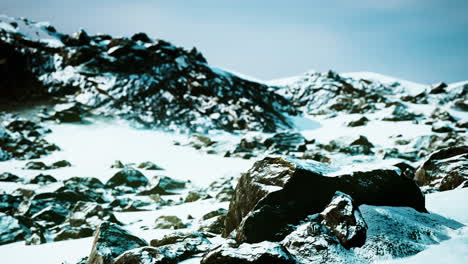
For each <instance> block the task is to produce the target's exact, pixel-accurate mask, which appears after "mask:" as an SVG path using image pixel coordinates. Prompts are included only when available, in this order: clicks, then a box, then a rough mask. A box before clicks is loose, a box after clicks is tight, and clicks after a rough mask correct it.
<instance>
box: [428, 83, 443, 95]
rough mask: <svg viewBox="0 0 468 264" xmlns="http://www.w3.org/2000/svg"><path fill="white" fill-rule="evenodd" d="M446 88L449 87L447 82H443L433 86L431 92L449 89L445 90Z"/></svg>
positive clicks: (441, 91) (438, 92) (436, 92)
mask: <svg viewBox="0 0 468 264" xmlns="http://www.w3.org/2000/svg"><path fill="white" fill-rule="evenodd" d="M445 88H447V84H445V83H444V82H441V83H438V84H435V85H434V86H432V87H431V90H430V92H429V93H430V94H441V93H446V92H447V91H446V90H445Z"/></svg>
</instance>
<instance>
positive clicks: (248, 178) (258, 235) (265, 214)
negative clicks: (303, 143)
mask: <svg viewBox="0 0 468 264" xmlns="http://www.w3.org/2000/svg"><path fill="white" fill-rule="evenodd" d="M331 171H332V170H331V168H330V167H328V166H327V165H325V164H320V163H313V162H307V163H305V162H299V161H298V160H291V159H287V160H285V159H282V158H265V159H263V160H262V161H258V162H256V163H255V164H254V166H253V167H252V168H251V169H250V170H249V171H248V172H247V173H245V174H244V175H242V177H241V178H240V179H239V182H238V185H237V187H236V190H235V193H234V197H233V199H232V200H231V203H230V205H229V212H228V214H227V217H226V222H225V231H224V233H223V235H224V236H227V235H229V233H231V231H233V230H236V232H237V235H236V240H238V241H239V242H259V241H264V240H270V241H275V240H276V241H278V240H281V239H282V238H284V236H285V235H286V234H285V233H284V232H283V231H285V232H286V231H288V232H289V230H288V229H287V227H288V225H290V224H297V223H298V222H299V221H300V220H302V219H304V218H305V217H306V216H307V215H309V214H311V213H318V212H321V211H322V210H323V209H324V208H325V206H326V205H327V204H328V202H329V201H330V200H331V198H332V197H333V195H334V193H335V192H336V191H342V192H345V193H347V194H349V195H350V196H351V197H352V198H353V199H354V201H355V202H356V204H358V205H360V204H372V205H387V206H409V207H412V208H414V209H416V210H418V211H421V212H426V209H425V201H424V196H423V195H422V193H421V191H420V190H419V188H418V187H417V185H416V184H415V183H414V182H412V181H411V180H409V179H407V178H406V177H404V176H401V175H399V174H398V173H397V171H395V170H386V169H381V170H371V171H363V172H360V171H356V172H353V173H351V174H349V175H338V176H336V177H327V176H326V175H328V174H329V173H330V172H331ZM282 230H283V231H282Z"/></svg>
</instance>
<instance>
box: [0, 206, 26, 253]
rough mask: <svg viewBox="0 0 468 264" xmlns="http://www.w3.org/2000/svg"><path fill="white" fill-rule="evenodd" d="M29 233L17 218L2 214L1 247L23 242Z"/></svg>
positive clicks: (0, 223) (0, 222)
mask: <svg viewBox="0 0 468 264" xmlns="http://www.w3.org/2000/svg"><path fill="white" fill-rule="evenodd" d="M29 232H30V231H29V230H28V229H27V228H26V227H25V226H24V225H22V224H21V223H20V222H19V221H18V220H17V219H16V218H14V217H12V216H9V215H7V214H4V213H0V245H4V244H8V243H13V242H16V241H20V240H23V239H24V238H25V236H26V235H27V234H28V233H29Z"/></svg>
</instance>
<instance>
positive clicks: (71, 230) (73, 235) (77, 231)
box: [54, 225, 95, 241]
mask: <svg viewBox="0 0 468 264" xmlns="http://www.w3.org/2000/svg"><path fill="white" fill-rule="evenodd" d="M94 230H95V228H93V227H89V226H81V227H73V226H69V225H67V226H64V227H62V228H61V230H60V231H59V232H58V233H57V234H56V235H55V237H54V241H63V240H71V239H79V238H85V237H91V236H93V233H94Z"/></svg>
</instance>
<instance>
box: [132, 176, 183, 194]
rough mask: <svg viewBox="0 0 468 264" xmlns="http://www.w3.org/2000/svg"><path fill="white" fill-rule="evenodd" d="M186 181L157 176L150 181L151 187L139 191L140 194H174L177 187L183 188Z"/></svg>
mask: <svg viewBox="0 0 468 264" xmlns="http://www.w3.org/2000/svg"><path fill="white" fill-rule="evenodd" d="M185 185H186V182H184V181H180V180H176V179H173V178H170V177H167V176H157V177H156V178H155V179H154V181H153V182H152V183H151V187H149V188H148V189H147V190H144V191H142V192H140V193H139V194H140V195H151V194H159V195H170V194H175V191H177V190H178V189H182V188H185Z"/></svg>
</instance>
